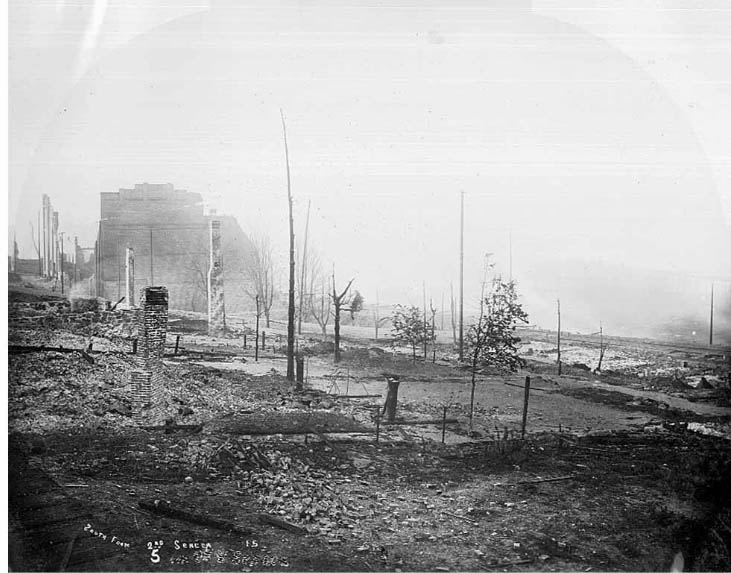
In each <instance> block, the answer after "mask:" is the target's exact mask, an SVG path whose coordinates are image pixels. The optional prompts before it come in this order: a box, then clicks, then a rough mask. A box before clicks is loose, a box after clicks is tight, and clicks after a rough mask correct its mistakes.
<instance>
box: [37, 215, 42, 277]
mask: <svg viewBox="0 0 731 573" xmlns="http://www.w3.org/2000/svg"><path fill="white" fill-rule="evenodd" d="M38 276H39V277H42V276H43V259H42V258H41V212H40V211H38Z"/></svg>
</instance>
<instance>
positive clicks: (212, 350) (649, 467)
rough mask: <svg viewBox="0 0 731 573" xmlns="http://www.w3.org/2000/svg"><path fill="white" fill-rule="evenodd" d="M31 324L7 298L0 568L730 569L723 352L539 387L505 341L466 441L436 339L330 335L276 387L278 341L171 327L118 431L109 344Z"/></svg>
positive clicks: (622, 360) (50, 323) (121, 408)
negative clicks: (6, 453)
mask: <svg viewBox="0 0 731 573" xmlns="http://www.w3.org/2000/svg"><path fill="white" fill-rule="evenodd" d="M28 296H30V295H28ZM14 304H15V305H16V306H17V307H16V308H14V307H13V305H14ZM23 305H25V306H23ZM34 312H35V311H32V310H29V309H28V303H27V302H23V303H14V302H13V301H12V298H11V312H10V331H9V345H10V356H9V389H8V393H9V401H10V403H9V432H10V439H9V445H10V466H9V480H10V481H9V483H10V499H9V505H10V563H11V567H12V568H13V569H15V570H35V571H46V570H80V571H89V570H104V571H109V570H119V571H289V570H292V571H328V570H333V571H412V570H416V571H464V570H467V571H480V570H483V571H539V570H540V571H563V570H572V571H591V570H603V571H608V570H632V571H640V570H648V571H649V570H665V571H668V570H670V567H671V565H672V564H673V562H675V565H676V566H678V565H679V564H680V560H682V562H683V563H682V566H683V568H684V569H685V570H706V571H710V570H716V571H724V570H725V571H728V570H731V447H730V446H731V442H730V441H729V439H728V437H729V433H728V428H729V416H730V415H731V409H730V408H729V404H728V390H727V388H726V387H725V386H724V384H723V381H724V380H725V379H726V378H725V376H727V370H724V369H725V368H728V363H727V360H728V355H729V351H728V349H725V350H718V349H714V350H713V352H710V351H709V350H708V349H707V348H706V349H694V348H681V349H678V348H666V347H663V346H661V345H653V344H651V343H649V342H646V343H642V344H640V343H637V344H634V343H631V342H630V341H624V342H622V341H620V340H613V341H612V350H613V353H614V354H612V355H609V356H608V358H607V360H608V362H609V363H610V364H612V361H614V364H613V366H612V372H609V373H606V372H605V373H603V374H602V375H601V376H599V375H597V374H594V373H592V372H591V369H590V368H587V367H586V366H587V364H586V362H587V361H588V359H586V360H583V361H582V360H580V359H579V358H577V359H576V360H575V361H574V363H573V364H567V368H566V370H565V371H564V373H563V375H562V376H560V377H559V376H558V375H557V374H556V372H555V364H552V363H551V348H550V344H549V343H548V336H547V335H544V334H543V333H533V334H527V335H526V336H525V341H524V342H525V347H524V355H525V357H526V358H527V359H529V365H528V368H527V369H526V370H524V371H522V372H520V373H518V374H509V375H502V374H500V373H495V372H482V373H480V376H479V377H478V379H477V386H476V409H475V414H474V418H473V420H472V422H473V423H472V431H470V420H469V394H470V390H471V387H470V386H471V385H470V378H469V373H468V372H467V371H466V370H464V369H463V368H461V367H460V366H459V365H458V363H457V361H456V360H454V357H453V350H452V348H451V347H449V346H448V345H443V346H439V347H437V348H436V349H435V351H436V354H435V356H433V358H434V363H432V362H431V361H427V362H421V361H417V362H416V363H413V362H412V360H411V358H410V357H409V356H408V354H402V353H401V352H395V351H393V350H391V349H390V347H389V346H387V342H384V341H382V340H379V341H378V344H376V343H375V342H374V341H372V340H367V339H365V338H364V337H360V336H356V335H355V334H352V333H351V334H348V332H347V329H346V339H345V341H344V352H343V360H342V362H341V363H339V364H337V365H335V364H333V363H332V356H331V354H330V353H329V350H330V348H329V345H328V343H326V342H323V341H322V340H317V339H316V338H315V336H314V335H312V338H307V337H303V338H301V339H300V341H299V347H300V350H302V352H303V354H304V355H305V356H306V380H305V386H304V390H302V391H297V390H296V389H295V387H294V384H293V383H291V382H289V381H287V380H286V378H285V376H284V375H283V372H284V370H285V368H286V361H285V359H284V355H283V354H282V353H281V342H278V341H277V334H276V333H277V328H276V326H275V327H273V328H272V329H271V330H272V333H271V335H270V333H269V332H267V335H268V336H267V338H268V339H271V343H270V344H273V345H269V346H267V348H266V349H265V350H262V351H261V352H260V356H259V360H258V361H255V359H254V351H253V349H252V348H251V339H252V337H249V346H248V348H247V349H245V350H244V349H243V345H242V336H241V333H232V334H231V335H230V336H229V337H227V338H220V339H215V338H210V337H208V336H205V335H204V333H203V332H200V329H198V330H197V329H196V328H194V326H195V324H198V323H200V320H197V321H194V320H187V319H186V317H185V316H182V315H181V316H180V317H175V316H171V320H170V323H169V331H168V335H167V348H166V356H165V359H164V361H163V366H162V371H161V372H160V373H159V380H157V381H156V384H155V386H154V388H153V404H152V406H151V407H149V408H147V409H145V410H143V412H142V414H141V415H140V416H135V415H133V413H132V391H131V387H130V380H129V378H130V376H129V373H130V371H131V370H132V369H133V368H134V362H133V358H134V355H133V354H132V344H131V342H130V339H129V337H128V336H127V335H125V334H124V332H120V331H118V330H115V329H113V328H106V327H105V325H104V324H102V323H101V322H95V321H94V320H89V321H88V322H86V323H83V322H80V321H74V320H67V319H66V318H65V316H66V315H65V314H64V313H63V312H61V313H58V314H57V315H54V316H53V317H52V318H48V319H47V320H46V318H42V319H41V318H39V315H38V313H37V312H35V314H34ZM24 313H29V316H31V315H32V317H35V319H33V320H27V319H24V317H25V318H27V317H26V316H25V314H24ZM68 314H70V313H68ZM203 326H205V324H203ZM279 333H280V334H281V330H280V331H279ZM178 335H180V338H178ZM308 336H309V335H308ZM567 345H568V347H569V349H568V350H567V351H566V352H568V353H569V356H570V355H571V352H572V350H571V345H573V349H574V350H573V352H574V355H575V356H576V357H581V356H584V355H585V356H589V357H591V356H594V352H593V350H592V346H591V342H590V341H589V342H587V341H582V340H581V339H578V338H577V339H574V340H573V341H571V340H569V341H567ZM176 346H177V350H176V348H175V347H176ZM582 348H583V352H584V354H582V350H581V349H582ZM82 350H83V352H82ZM562 351H563V349H562ZM678 353H681V354H678ZM430 358H432V356H430ZM582 366H583V367H582ZM588 366H592V365H588ZM386 372H387V373H389V376H393V375H394V374H397V375H398V376H399V378H400V380H401V384H400V389H399V402H398V410H397V419H396V421H397V422H398V423H396V424H387V423H386V422H385V420H383V419H382V418H381V417H380V413H381V411H382V406H383V403H384V400H385V394H386V377H385V375H384V373H386ZM526 376H531V380H532V384H531V388H532V391H531V393H530V401H529V407H528V417H527V432H526V435H525V437H524V438H523V437H522V431H521V423H522V412H523V400H524V392H523V384H524V379H525V377H526ZM696 378H697V379H698V380H699V381H700V378H703V379H704V380H705V382H704V383H702V384H701V383H699V384H695V385H694V380H695V379H696ZM444 419H446V423H444V424H442V420H444ZM415 422H419V423H415Z"/></svg>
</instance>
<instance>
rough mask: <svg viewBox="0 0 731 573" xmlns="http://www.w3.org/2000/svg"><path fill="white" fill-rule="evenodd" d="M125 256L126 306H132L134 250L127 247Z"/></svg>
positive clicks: (133, 302) (133, 300)
mask: <svg viewBox="0 0 731 573" xmlns="http://www.w3.org/2000/svg"><path fill="white" fill-rule="evenodd" d="M126 253H127V256H126V271H127V273H126V276H127V281H126V291H125V296H126V297H127V306H128V307H129V308H132V307H133V306H134V305H135V252H134V249H131V248H130V247H127V251H126Z"/></svg>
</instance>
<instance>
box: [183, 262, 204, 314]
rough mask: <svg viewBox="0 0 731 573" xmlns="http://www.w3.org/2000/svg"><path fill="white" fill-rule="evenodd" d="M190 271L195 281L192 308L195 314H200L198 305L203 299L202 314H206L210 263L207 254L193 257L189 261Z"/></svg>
mask: <svg viewBox="0 0 731 573" xmlns="http://www.w3.org/2000/svg"><path fill="white" fill-rule="evenodd" d="M188 269H189V270H190V274H191V278H192V281H193V288H192V289H191V295H190V307H191V309H192V310H193V311H194V312H198V309H199V306H198V304H199V302H200V301H201V299H202V300H203V306H202V308H201V311H200V312H205V311H206V308H207V307H208V262H207V258H206V256H205V254H199V255H198V256H194V257H192V258H191V259H190V260H189V261H188Z"/></svg>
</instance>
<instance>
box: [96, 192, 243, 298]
mask: <svg viewBox="0 0 731 573" xmlns="http://www.w3.org/2000/svg"><path fill="white" fill-rule="evenodd" d="M215 218H216V219H218V220H220V222H221V236H222V253H223V269H224V281H225V282H224V285H225V286H224V288H225V296H226V309H227V311H228V312H237V311H239V310H243V309H244V308H248V307H250V306H251V302H250V301H249V300H248V297H247V295H246V286H247V278H246V272H245V271H246V268H247V266H248V264H249V262H248V261H249V260H250V258H251V256H252V249H253V247H252V244H251V242H250V240H249V238H248V237H247V236H246V234H245V233H244V232H243V231H242V230H241V227H239V224H238V222H237V221H236V219H235V218H233V217H231V216H216V217H215ZM209 221H210V216H209V215H205V214H204V210H203V198H202V197H201V195H200V194H198V193H191V192H188V191H184V190H180V189H175V188H174V187H173V185H172V184H171V183H164V184H150V183H142V184H136V185H135V186H134V188H133V189H120V190H119V191H118V192H111V193H101V217H100V221H99V228H98V231H97V240H96V253H97V256H96V261H95V267H96V269H97V272H96V276H95V288H96V291H97V294H98V295H99V296H103V297H105V298H108V299H110V300H115V301H116V300H119V299H120V298H121V297H123V296H124V293H125V276H126V275H125V250H126V248H127V247H131V248H132V249H134V258H135V291H136V292H139V289H141V288H143V287H146V286H166V287H167V289H168V292H169V297H170V298H169V300H170V307H171V308H177V309H182V310H195V311H199V312H205V311H206V306H207V301H206V278H207V274H208V265H209V256H210V255H209V250H208V245H209Z"/></svg>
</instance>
